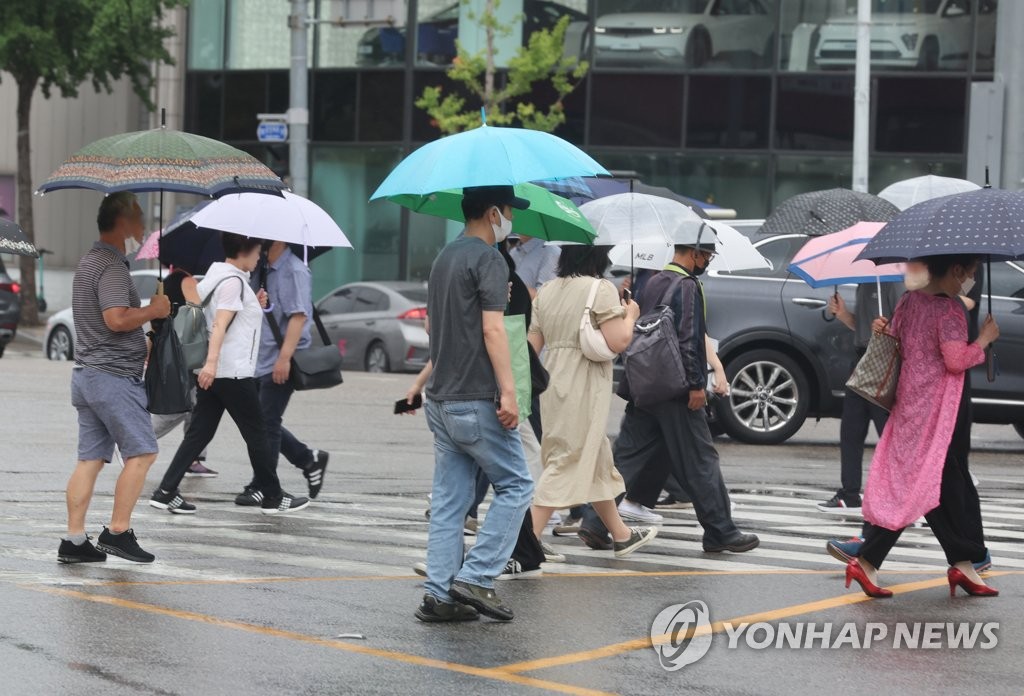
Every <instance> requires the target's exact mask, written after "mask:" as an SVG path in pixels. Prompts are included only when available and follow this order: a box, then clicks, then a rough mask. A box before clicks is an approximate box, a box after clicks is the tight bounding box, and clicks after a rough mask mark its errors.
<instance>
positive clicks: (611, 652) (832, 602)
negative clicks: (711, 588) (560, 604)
mask: <svg viewBox="0 0 1024 696" xmlns="http://www.w3.org/2000/svg"><path fill="white" fill-rule="evenodd" d="M1010 574H1011V573H1010V572H1009V571H996V572H991V573H986V574H985V575H986V577H996V576H999V575H1010ZM946 582H947V581H946V578H945V576H943V577H942V578H935V579H932V580H920V581H918V582H907V583H903V584H900V585H891V586H889V588H888V589H890V590H892V591H893V593H894V594H906V593H908V592H916V591H918V590H924V589H928V588H932V587H939V586H942V585H945V584H946ZM866 601H871V597H868V596H867V595H865V594H863V593H862V592H859V591H858V592H856V593H854V592H852V591H851V592H850V593H848V594H844V595H840V596H838V597H830V598H828V599H822V600H818V601H815V602H806V603H804V604H795V605H793V606H789V607H782V608H781V609H773V610H771V611H764V612H758V613H756V614H748V615H746V616H740V617H737V618H735V619H729V620H728V621H715V622H714V623H712V624H710V625H705V626H699V627H698V628H697V629H696V630H694V631H693V634H692V635H694V636H702V635H708V634H714V633H721V632H722V631H724V630H725V625H726V624H731V625H734V626H735V625H737V624H741V623H751V624H753V623H757V622H759V621H778V620H779V619H785V618H789V617H792V616H799V615H801V614H810V613H813V612H818V611H824V610H826V609H835V608H837V607H841V606H844V605H848V604H859V603H861V602H866ZM880 601H884V600H880ZM688 635H689V634H688ZM671 638H672V634H670V633H666V634H664V635H661V636H657V637H655V638H654V639H653V640H652V639H651V638H650V637H646V638H637V639H635V640H627V641H624V642H622V643H613V644H612V645H606V646H603V647H600V648H595V649H593V650H583V651H581V652H576V653H569V654H566V655H559V656H557V657H546V658H542V659H539V660H529V661H526V662H516V663H513V664H509V665H505V666H504V667H496V668H495V671H498V672H505V673H507V674H518V673H521V672H533V671H535V670H540V669H548V668H550V667H562V666H564V665H571V664H576V663H579V662H591V661H593V660H600V659H603V658H606V657H614V656H616V655H621V654H623V653H627V652H632V651H634V650H643V649H645V648H650V647H651V646H653V645H655V644H658V645H660V644H662V643H666V642H668V641H669V640H671Z"/></svg>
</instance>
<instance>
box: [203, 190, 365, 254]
mask: <svg viewBox="0 0 1024 696" xmlns="http://www.w3.org/2000/svg"><path fill="white" fill-rule="evenodd" d="M184 221H191V222H192V223H193V224H194V225H195V226H196V227H206V228H210V229H215V230H221V231H224V232H234V233H235V234H244V235H245V236H247V237H259V238H261V239H272V240H275V241H279V242H287V243H289V244H302V245H303V246H306V247H350V248H351V246H352V243H351V242H350V241H349V240H348V237H346V236H345V233H344V232H342V231H341V228H340V227H338V223H336V222H335V221H334V219H333V218H331V216H330V215H328V214H327V212H326V211H325V210H324V209H323V208H321V207H320V206H318V205H317V204H316V203H314V202H313V201H311V200H309V199H307V198H303V197H302V196H297V195H295V194H294V193H289V192H288V191H285V192H284V196H283V197H282V196H271V195H268V194H265V193H230V194H227V195H226V196H221V197H220V198H218V199H217V200H215V201H213V202H211V203H209V204H208V205H205V206H203V207H201V208H199V209H197V210H196V211H194V212H193V214H192V215H191V216H188V217H186V218H185V220H183V222H184Z"/></svg>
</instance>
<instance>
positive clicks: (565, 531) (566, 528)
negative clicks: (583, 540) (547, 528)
mask: <svg viewBox="0 0 1024 696" xmlns="http://www.w3.org/2000/svg"><path fill="white" fill-rule="evenodd" d="M582 524H583V518H582V517H569V518H568V519H566V520H565V521H564V522H563V523H562V524H560V525H558V526H557V527H554V528H553V529H552V530H551V535H552V536H576V535H577V534H579V531H580V525H582Z"/></svg>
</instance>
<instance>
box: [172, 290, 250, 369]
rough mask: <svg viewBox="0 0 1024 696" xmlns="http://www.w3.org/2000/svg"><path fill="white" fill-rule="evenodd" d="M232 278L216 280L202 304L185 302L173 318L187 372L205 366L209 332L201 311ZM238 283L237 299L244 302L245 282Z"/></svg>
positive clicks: (208, 346)
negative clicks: (222, 285) (240, 284)
mask: <svg viewBox="0 0 1024 696" xmlns="http://www.w3.org/2000/svg"><path fill="white" fill-rule="evenodd" d="M234 277H236V276H228V277H227V278H221V279H220V280H218V281H217V284H216V285H214V286H213V290H210V293H209V294H208V295H207V296H206V299H205V300H203V302H202V304H195V303H193V302H186V303H185V304H183V305H182V306H181V307H178V313H177V314H176V315H175V316H174V320H173V321H174V333H176V334H178V340H179V341H180V342H181V352H182V355H183V357H184V360H185V369H187V370H188V371H189V372H192V371H193V370H198V369H199V368H201V367H202V366H203V365H204V364H206V354H207V352H209V348H210V331H209V329H208V328H207V327H206V316H205V315H204V314H203V310H205V309H206V308H207V307H208V306H209V304H210V301H211V300H212V299H213V293H214V292H215V291H216V290H217V288H218V287H220V284H221V283H223V282H224V281H225V280H230V279H231V278H234ZM239 281H241V282H242V288H241V290H240V293H239V298H240V299H243V300H244V298H245V281H242V279H241V278H239Z"/></svg>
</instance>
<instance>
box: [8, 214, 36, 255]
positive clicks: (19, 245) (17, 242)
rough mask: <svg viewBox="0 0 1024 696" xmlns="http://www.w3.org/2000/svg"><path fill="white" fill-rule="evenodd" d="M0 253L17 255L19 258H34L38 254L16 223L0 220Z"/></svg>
mask: <svg viewBox="0 0 1024 696" xmlns="http://www.w3.org/2000/svg"><path fill="white" fill-rule="evenodd" d="M0 253H4V254H18V255H20V256H31V257H32V258H36V257H38V256H39V252H38V251H36V248H35V246H34V245H33V244H32V242H30V241H28V237H26V236H25V233H24V232H22V231H21V227H19V226H18V223H16V222H12V221H11V220H4V219H3V218H0Z"/></svg>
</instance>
